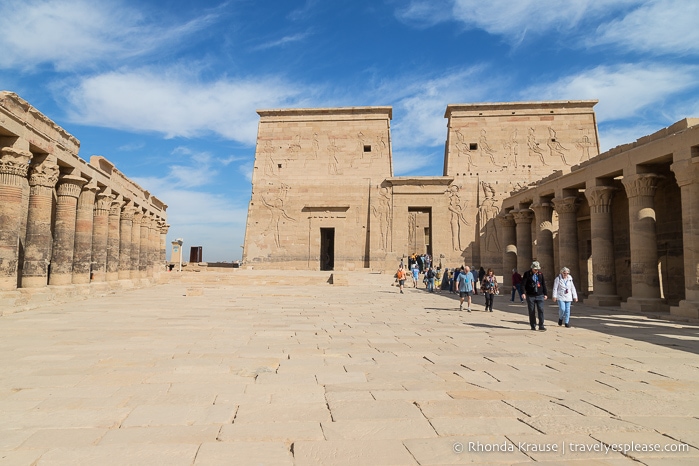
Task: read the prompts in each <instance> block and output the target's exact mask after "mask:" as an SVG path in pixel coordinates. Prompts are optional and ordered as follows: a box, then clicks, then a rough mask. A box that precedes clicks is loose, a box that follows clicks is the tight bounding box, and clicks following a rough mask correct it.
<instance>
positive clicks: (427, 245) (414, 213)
mask: <svg viewBox="0 0 699 466" xmlns="http://www.w3.org/2000/svg"><path fill="white" fill-rule="evenodd" d="M413 253H417V254H429V255H430V256H431V255H432V207H408V254H413Z"/></svg>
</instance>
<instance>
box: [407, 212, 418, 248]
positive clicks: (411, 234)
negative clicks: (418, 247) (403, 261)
mask: <svg viewBox="0 0 699 466" xmlns="http://www.w3.org/2000/svg"><path fill="white" fill-rule="evenodd" d="M416 228H417V214H416V213H415V212H408V247H409V248H410V250H411V251H414V250H415V229H416Z"/></svg>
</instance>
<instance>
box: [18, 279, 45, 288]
mask: <svg viewBox="0 0 699 466" xmlns="http://www.w3.org/2000/svg"><path fill="white" fill-rule="evenodd" d="M47 285H48V278H47V277H22V288H43V287H45V286H47Z"/></svg>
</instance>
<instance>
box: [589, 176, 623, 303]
mask: <svg viewBox="0 0 699 466" xmlns="http://www.w3.org/2000/svg"><path fill="white" fill-rule="evenodd" d="M614 191H616V188H614V187H612V186H591V187H589V188H587V189H586V190H585V196H586V197H587V202H588V204H590V230H591V236H592V294H591V295H590V296H588V298H587V299H586V300H585V302H586V304H592V305H593V306H618V305H619V304H620V303H621V297H620V296H619V295H617V291H616V278H615V277H616V270H615V265H614V230H613V227H612V225H613V222H612V198H613V197H614Z"/></svg>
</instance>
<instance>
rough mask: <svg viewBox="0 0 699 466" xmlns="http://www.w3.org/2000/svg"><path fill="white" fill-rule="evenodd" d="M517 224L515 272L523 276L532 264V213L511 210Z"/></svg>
mask: <svg viewBox="0 0 699 466" xmlns="http://www.w3.org/2000/svg"><path fill="white" fill-rule="evenodd" d="M512 216H513V217H514V219H515V223H516V224H517V227H516V228H517V270H518V271H519V273H521V274H524V272H526V271H527V270H529V268H530V266H531V263H532V220H533V218H534V213H533V212H532V211H531V210H529V209H519V210H513V211H512Z"/></svg>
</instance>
